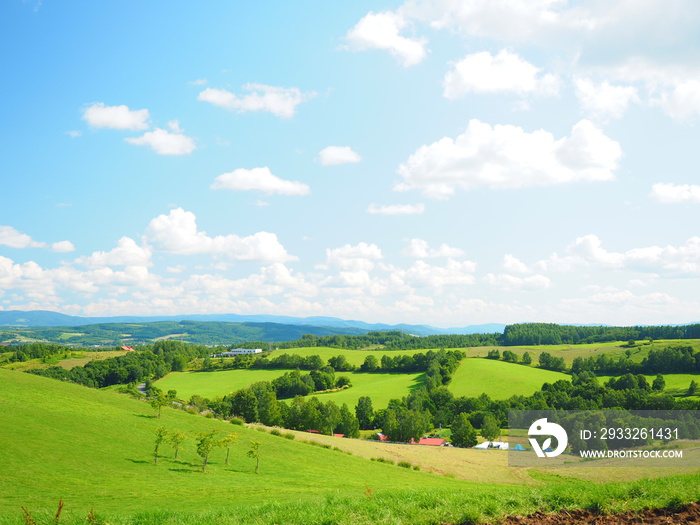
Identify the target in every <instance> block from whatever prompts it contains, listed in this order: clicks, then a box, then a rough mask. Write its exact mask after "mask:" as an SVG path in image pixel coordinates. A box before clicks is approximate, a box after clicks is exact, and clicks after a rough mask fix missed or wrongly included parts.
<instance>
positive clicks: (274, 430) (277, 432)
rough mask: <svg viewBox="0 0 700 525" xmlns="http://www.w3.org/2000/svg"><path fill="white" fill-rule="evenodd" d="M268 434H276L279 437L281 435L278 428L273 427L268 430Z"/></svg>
mask: <svg viewBox="0 0 700 525" xmlns="http://www.w3.org/2000/svg"><path fill="white" fill-rule="evenodd" d="M270 434H272V435H273V436H278V437H281V436H282V432H280V431H279V430H278V429H276V428H273V429H272V430H270Z"/></svg>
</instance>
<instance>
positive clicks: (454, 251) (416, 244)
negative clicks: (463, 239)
mask: <svg viewBox="0 0 700 525" xmlns="http://www.w3.org/2000/svg"><path fill="white" fill-rule="evenodd" d="M402 253H403V254H404V255H406V256H407V257H415V258H416V259H426V258H433V257H462V256H464V250H461V249H459V248H453V247H452V246H448V245H447V244H444V243H443V244H441V245H440V247H439V248H431V247H430V246H429V245H428V241H426V240H424V239H408V246H407V247H406V248H404V250H403V252H402Z"/></svg>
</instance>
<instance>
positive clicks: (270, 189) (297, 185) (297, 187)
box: [211, 167, 311, 195]
mask: <svg viewBox="0 0 700 525" xmlns="http://www.w3.org/2000/svg"><path fill="white" fill-rule="evenodd" d="M211 188H212V189H214V190H233V191H262V192H265V193H268V194H278V195H308V194H309V193H310V191H311V189H310V188H309V186H308V185H307V184H304V183H302V182H298V181H290V180H285V179H281V178H279V177H277V176H276V175H273V174H272V172H271V171H270V168H268V167H262V168H253V169H251V170H247V169H244V168H238V169H235V170H233V171H231V172H229V173H223V174H221V175H219V176H218V177H216V179H214V182H213V183H212V185H211Z"/></svg>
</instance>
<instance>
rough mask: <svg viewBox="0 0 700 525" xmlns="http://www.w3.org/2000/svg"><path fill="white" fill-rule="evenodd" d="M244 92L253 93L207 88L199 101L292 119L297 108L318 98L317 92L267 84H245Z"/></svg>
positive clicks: (241, 110)
mask: <svg viewBox="0 0 700 525" xmlns="http://www.w3.org/2000/svg"><path fill="white" fill-rule="evenodd" d="M243 90H244V91H250V92H251V93H249V94H247V95H244V96H238V95H235V94H234V93H231V92H230V91H227V90H225V89H216V88H207V89H205V90H204V91H202V92H201V93H200V94H199V96H198V97H197V100H201V101H203V102H209V103H210V104H214V105H215V106H219V107H222V108H224V109H229V110H234V111H238V112H245V111H264V112H268V113H272V114H273V115H276V116H278V117H280V118H291V117H292V116H294V113H295V112H296V108H297V106H298V105H299V104H301V103H302V102H305V101H307V100H309V99H311V98H313V97H315V96H316V93H315V92H307V93H302V92H301V90H299V88H295V87H293V88H284V87H277V86H267V85H265V84H254V83H250V84H245V85H244V86H243Z"/></svg>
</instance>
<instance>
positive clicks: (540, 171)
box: [0, 0, 700, 326]
mask: <svg viewBox="0 0 700 525" xmlns="http://www.w3.org/2000/svg"><path fill="white" fill-rule="evenodd" d="M698 27H700V5H698V4H697V2H694V1H693V0H671V1H664V2H661V1H652V0H643V1H640V0H636V1H631V0H621V1H619V2H615V3H610V2H604V1H598V0H591V1H585V2H584V1H582V2H574V1H566V0H535V1H524V0H460V1H457V0H405V1H404V2H401V1H395V2H384V3H378V2H361V1H358V2H352V3H338V2H336V3H328V2H317V1H311V0H308V1H300V2H293V3H291V2H269V1H268V2H265V1H263V2H255V3H244V2H236V1H209V0H203V1H201V2H196V3H195V2H185V1H173V2H167V3H166V2H148V3H143V2H135V1H121V0H120V1H118V2H117V1H112V0H104V1H101V2H56V1H55V0H24V1H23V0H8V1H6V2H3V3H2V5H0V68H1V70H2V72H3V79H4V82H3V83H2V84H1V85H0V93H1V94H2V97H3V100H4V101H5V102H4V106H3V111H2V113H1V114H0V115H1V116H0V119H1V120H0V122H1V123H2V125H1V126H0V134H1V135H2V136H1V140H2V144H3V147H2V148H0V166H1V167H0V174H1V175H0V176H1V177H2V186H1V187H2V195H3V199H2V205H1V206H0V309H4V310H10V309H21V310H26V309H47V310H56V311H60V312H64V313H67V314H74V315H86V316H96V315H100V316H102V315H123V314H139V315H165V314H193V313H241V314H280V315H294V316H309V315H330V316H337V317H342V318H346V319H359V320H364V321H368V322H390V323H395V322H407V323H427V324H433V325H436V326H462V325H469V324H478V323H487V322H506V323H511V322H524V321H546V322H561V323H609V324H637V323H639V324H662V323H687V322H698V321H700V299H698V294H697V291H698V290H699V289H700V286H699V284H700V283H699V279H700V230H699V229H698V211H699V210H700V182H699V181H698V175H697V166H698V161H697V155H698V154H697V151H698V147H697V143H698V138H699V137H700V135H699V134H698V120H699V117H700V52H699V51H700V47H699V45H698V34H700V33H698V31H697V28H698Z"/></svg>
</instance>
